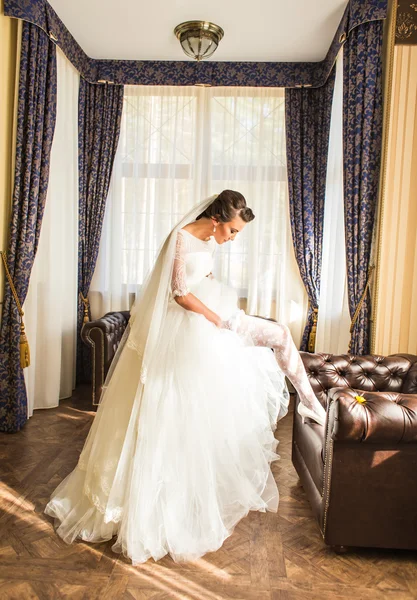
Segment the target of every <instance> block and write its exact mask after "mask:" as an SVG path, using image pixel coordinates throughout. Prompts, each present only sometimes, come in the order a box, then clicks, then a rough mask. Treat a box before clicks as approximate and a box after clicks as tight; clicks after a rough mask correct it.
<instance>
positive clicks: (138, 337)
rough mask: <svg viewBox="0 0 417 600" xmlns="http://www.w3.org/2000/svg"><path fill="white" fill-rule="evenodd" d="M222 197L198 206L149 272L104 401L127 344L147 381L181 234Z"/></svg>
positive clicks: (112, 368)
mask: <svg viewBox="0 0 417 600" xmlns="http://www.w3.org/2000/svg"><path fill="white" fill-rule="evenodd" d="M217 196H218V194H213V195H212V196H209V197H208V198H206V199H205V200H203V201H202V202H200V203H199V204H197V205H194V206H193V208H192V209H191V210H189V211H188V213H187V214H186V215H184V217H182V219H181V220H180V221H179V222H178V223H177V224H176V225H175V226H174V227H173V229H171V232H170V233H169V234H168V236H167V237H166V238H165V240H164V242H163V243H162V245H161V247H160V250H159V252H158V256H157V259H156V262H155V265H154V267H153V269H151V271H150V272H149V273H148V275H147V277H146V279H145V281H144V283H143V285H142V286H141V289H140V292H139V293H137V298H136V301H135V303H134V304H133V306H132V308H131V311H130V319H129V323H128V325H127V327H126V330H125V332H124V334H123V337H122V339H121V341H120V344H119V346H118V349H117V351H116V354H115V356H114V358H113V360H112V363H111V365H110V369H109V371H108V373H107V376H106V379H105V382H104V385H103V390H102V395H101V398H100V402H101V400H102V398H103V394H105V392H106V390H107V388H108V386H109V382H110V380H111V378H112V376H113V373H114V371H115V369H116V368H117V365H118V362H119V360H120V356H121V354H122V352H123V350H124V348H125V346H126V345H127V346H128V347H130V348H132V349H134V350H136V352H137V355H138V359H139V363H138V368H139V369H140V381H141V383H142V384H144V383H145V381H146V375H147V369H148V365H149V364H150V362H151V360H152V358H153V353H154V350H155V348H156V345H157V343H158V336H159V334H160V332H161V331H162V330H163V326H164V318H165V316H166V310H167V303H168V297H169V286H170V281H171V276H172V270H173V265H174V257H175V246H176V239H177V231H178V230H179V229H181V228H182V227H184V226H185V225H187V224H188V223H190V222H191V221H194V220H195V219H196V218H197V217H198V215H199V214H201V213H202V212H203V211H204V210H205V209H206V208H207V207H208V206H210V204H211V203H212V202H214V200H215V199H216V198H217Z"/></svg>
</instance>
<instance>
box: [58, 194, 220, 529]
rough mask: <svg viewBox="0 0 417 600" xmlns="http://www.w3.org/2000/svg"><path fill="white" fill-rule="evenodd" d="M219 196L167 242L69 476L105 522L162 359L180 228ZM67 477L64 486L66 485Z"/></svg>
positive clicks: (112, 512) (119, 507)
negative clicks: (151, 372) (150, 377)
mask: <svg viewBox="0 0 417 600" xmlns="http://www.w3.org/2000/svg"><path fill="white" fill-rule="evenodd" d="M216 197H217V194H215V195H213V196H210V197H209V198H206V199H205V200H203V202H201V203H200V204H197V205H196V206H194V207H193V208H192V209H191V210H190V211H189V212H188V213H187V214H186V215H184V217H183V218H182V219H181V220H180V221H179V222H178V223H177V224H176V225H175V227H174V228H173V229H172V230H171V232H170V233H169V235H168V236H167V238H166V239H165V241H164V242H163V243H162V245H161V247H160V250H159V252H158V256H157V259H156V262H155V266H154V267H153V269H152V270H151V271H150V272H149V274H148V275H147V277H146V279H145V281H144V284H143V285H142V288H141V290H140V293H139V294H138V296H137V299H136V302H135V303H134V305H133V307H132V310H131V316H130V319H129V323H128V326H127V328H126V330H125V332H124V334H123V337H122V340H121V342H120V344H119V347H118V349H117V352H116V354H115V357H114V359H113V361H112V364H111V368H110V369H109V372H108V374H107V377H106V380H105V383H104V387H103V390H102V393H101V396H100V406H99V407H98V411H97V414H96V416H95V418H94V421H93V424H92V426H91V428H90V431H89V433H88V436H87V439H86V442H85V444H84V447H83V449H82V452H81V455H80V458H79V461H78V469H76V470H75V471H74V472H73V473H71V474H70V475H69V477H75V478H77V477H80V478H81V481H82V487H83V491H84V494H85V496H87V497H88V498H89V500H90V502H92V504H93V505H94V506H95V507H96V508H97V509H98V510H99V511H100V512H101V513H103V514H104V522H105V523H109V522H110V521H112V522H113V523H114V522H117V521H119V520H120V518H121V514H122V511H123V506H124V498H125V495H126V494H127V493H128V487H129V472H130V465H131V464H132V459H133V455H134V452H133V450H132V449H133V448H134V445H135V443H136V442H135V440H136V435H137V428H138V421H139V420H140V410H141V404H142V398H143V395H144V394H145V393H146V384H145V382H146V373H147V367H148V365H150V364H151V362H152V360H153V359H154V358H157V357H156V356H155V350H156V348H157V344H158V340H159V336H160V335H161V333H162V332H163V330H164V324H165V319H166V314H167V305H168V299H169V293H170V287H171V286H170V283H171V277H172V271H173V266H174V259H175V250H176V241H177V231H178V229H180V228H182V227H184V225H187V224H188V223H189V222H191V221H193V220H195V219H196V218H197V217H198V215H199V214H201V213H202V212H203V211H204V210H205V209H206V208H207V207H208V206H210V204H211V203H212V202H213V201H214V200H215V198H216ZM132 350H133V351H132ZM96 434H97V435H96ZM65 481H66V480H64V482H65ZM64 482H62V484H61V485H66V484H65V483H64ZM86 514H87V513H86Z"/></svg>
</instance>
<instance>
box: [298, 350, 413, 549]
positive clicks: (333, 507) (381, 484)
mask: <svg viewBox="0 0 417 600" xmlns="http://www.w3.org/2000/svg"><path fill="white" fill-rule="evenodd" d="M301 357H302V360H303V363H304V366H305V368H306V371H307V374H308V376H309V380H310V383H311V385H312V387H313V389H314V392H315V393H316V395H317V397H318V398H319V400H320V402H321V403H322V404H323V406H324V407H325V408H326V410H327V417H326V424H325V426H321V425H318V424H316V423H314V422H313V421H310V420H309V419H306V420H305V423H303V422H302V419H301V417H300V415H299V414H298V411H297V406H298V402H299V398H298V396H296V398H295V413H294V424H293V441H292V461H293V464H294V466H295V468H296V470H297V473H298V475H299V477H300V480H301V483H302V485H303V487H304V490H305V492H306V494H307V497H308V499H309V502H310V504H311V507H312V510H313V513H314V515H315V517H316V519H317V522H318V525H319V527H320V530H321V533H322V536H323V539H324V541H325V542H326V543H327V544H329V545H331V546H333V547H334V549H335V550H336V551H344V550H346V548H347V547H348V546H367V547H380V548H405V549H417V356H414V355H410V354H395V355H391V356H387V357H384V356H371V355H368V356H354V355H347V354H344V355H332V354H323V353H318V354H309V353H307V352H301Z"/></svg>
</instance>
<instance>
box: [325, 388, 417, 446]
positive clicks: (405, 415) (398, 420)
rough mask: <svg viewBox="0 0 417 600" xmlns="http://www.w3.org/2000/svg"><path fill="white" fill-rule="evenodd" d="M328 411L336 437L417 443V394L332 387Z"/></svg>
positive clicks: (329, 429)
mask: <svg viewBox="0 0 417 600" xmlns="http://www.w3.org/2000/svg"><path fill="white" fill-rule="evenodd" d="M356 397H358V398H356ZM327 413H328V414H327V419H328V423H327V427H326V431H327V438H329V437H330V438H331V439H332V440H333V441H344V442H368V443H392V444H398V443H410V442H412V443H417V394H401V393H396V392H364V391H361V390H357V389H352V388H340V387H339V388H332V389H331V390H329V392H328V410H327Z"/></svg>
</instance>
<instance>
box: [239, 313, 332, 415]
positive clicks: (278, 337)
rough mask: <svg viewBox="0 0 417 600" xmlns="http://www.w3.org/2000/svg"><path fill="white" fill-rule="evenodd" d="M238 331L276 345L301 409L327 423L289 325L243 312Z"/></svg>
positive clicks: (265, 343)
mask: <svg viewBox="0 0 417 600" xmlns="http://www.w3.org/2000/svg"><path fill="white" fill-rule="evenodd" d="M236 332H237V333H238V334H243V335H247V334H249V335H250V337H251V339H252V341H253V343H254V344H255V345H256V346H268V347H269V348H273V350H274V354H275V358H276V361H277V363H278V365H279V366H280V368H281V370H282V371H283V373H284V374H285V375H286V376H287V377H288V379H289V380H290V381H291V383H292V384H293V386H294V387H295V389H296V390H297V392H298V395H299V397H300V401H301V402H299V404H298V412H299V413H300V414H301V415H302V416H306V417H309V418H311V419H314V420H315V421H317V422H318V423H320V424H321V425H324V423H325V419H326V411H325V409H324V408H323V406H322V405H321V404H320V402H319V400H318V399H317V397H316V395H315V394H314V391H313V388H312V387H311V385H310V382H309V380H308V377H307V373H306V370H305V368H304V365H303V361H302V360H301V357H300V354H299V352H298V350H297V348H296V346H295V344H294V342H293V339H292V336H291V332H290V330H289V328H288V327H287V326H286V325H281V324H279V323H275V322H273V321H267V320H265V319H261V318H259V317H250V316H249V315H245V314H243V315H241V317H240V319H239V321H238V324H237V329H236ZM301 403H302V404H301Z"/></svg>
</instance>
